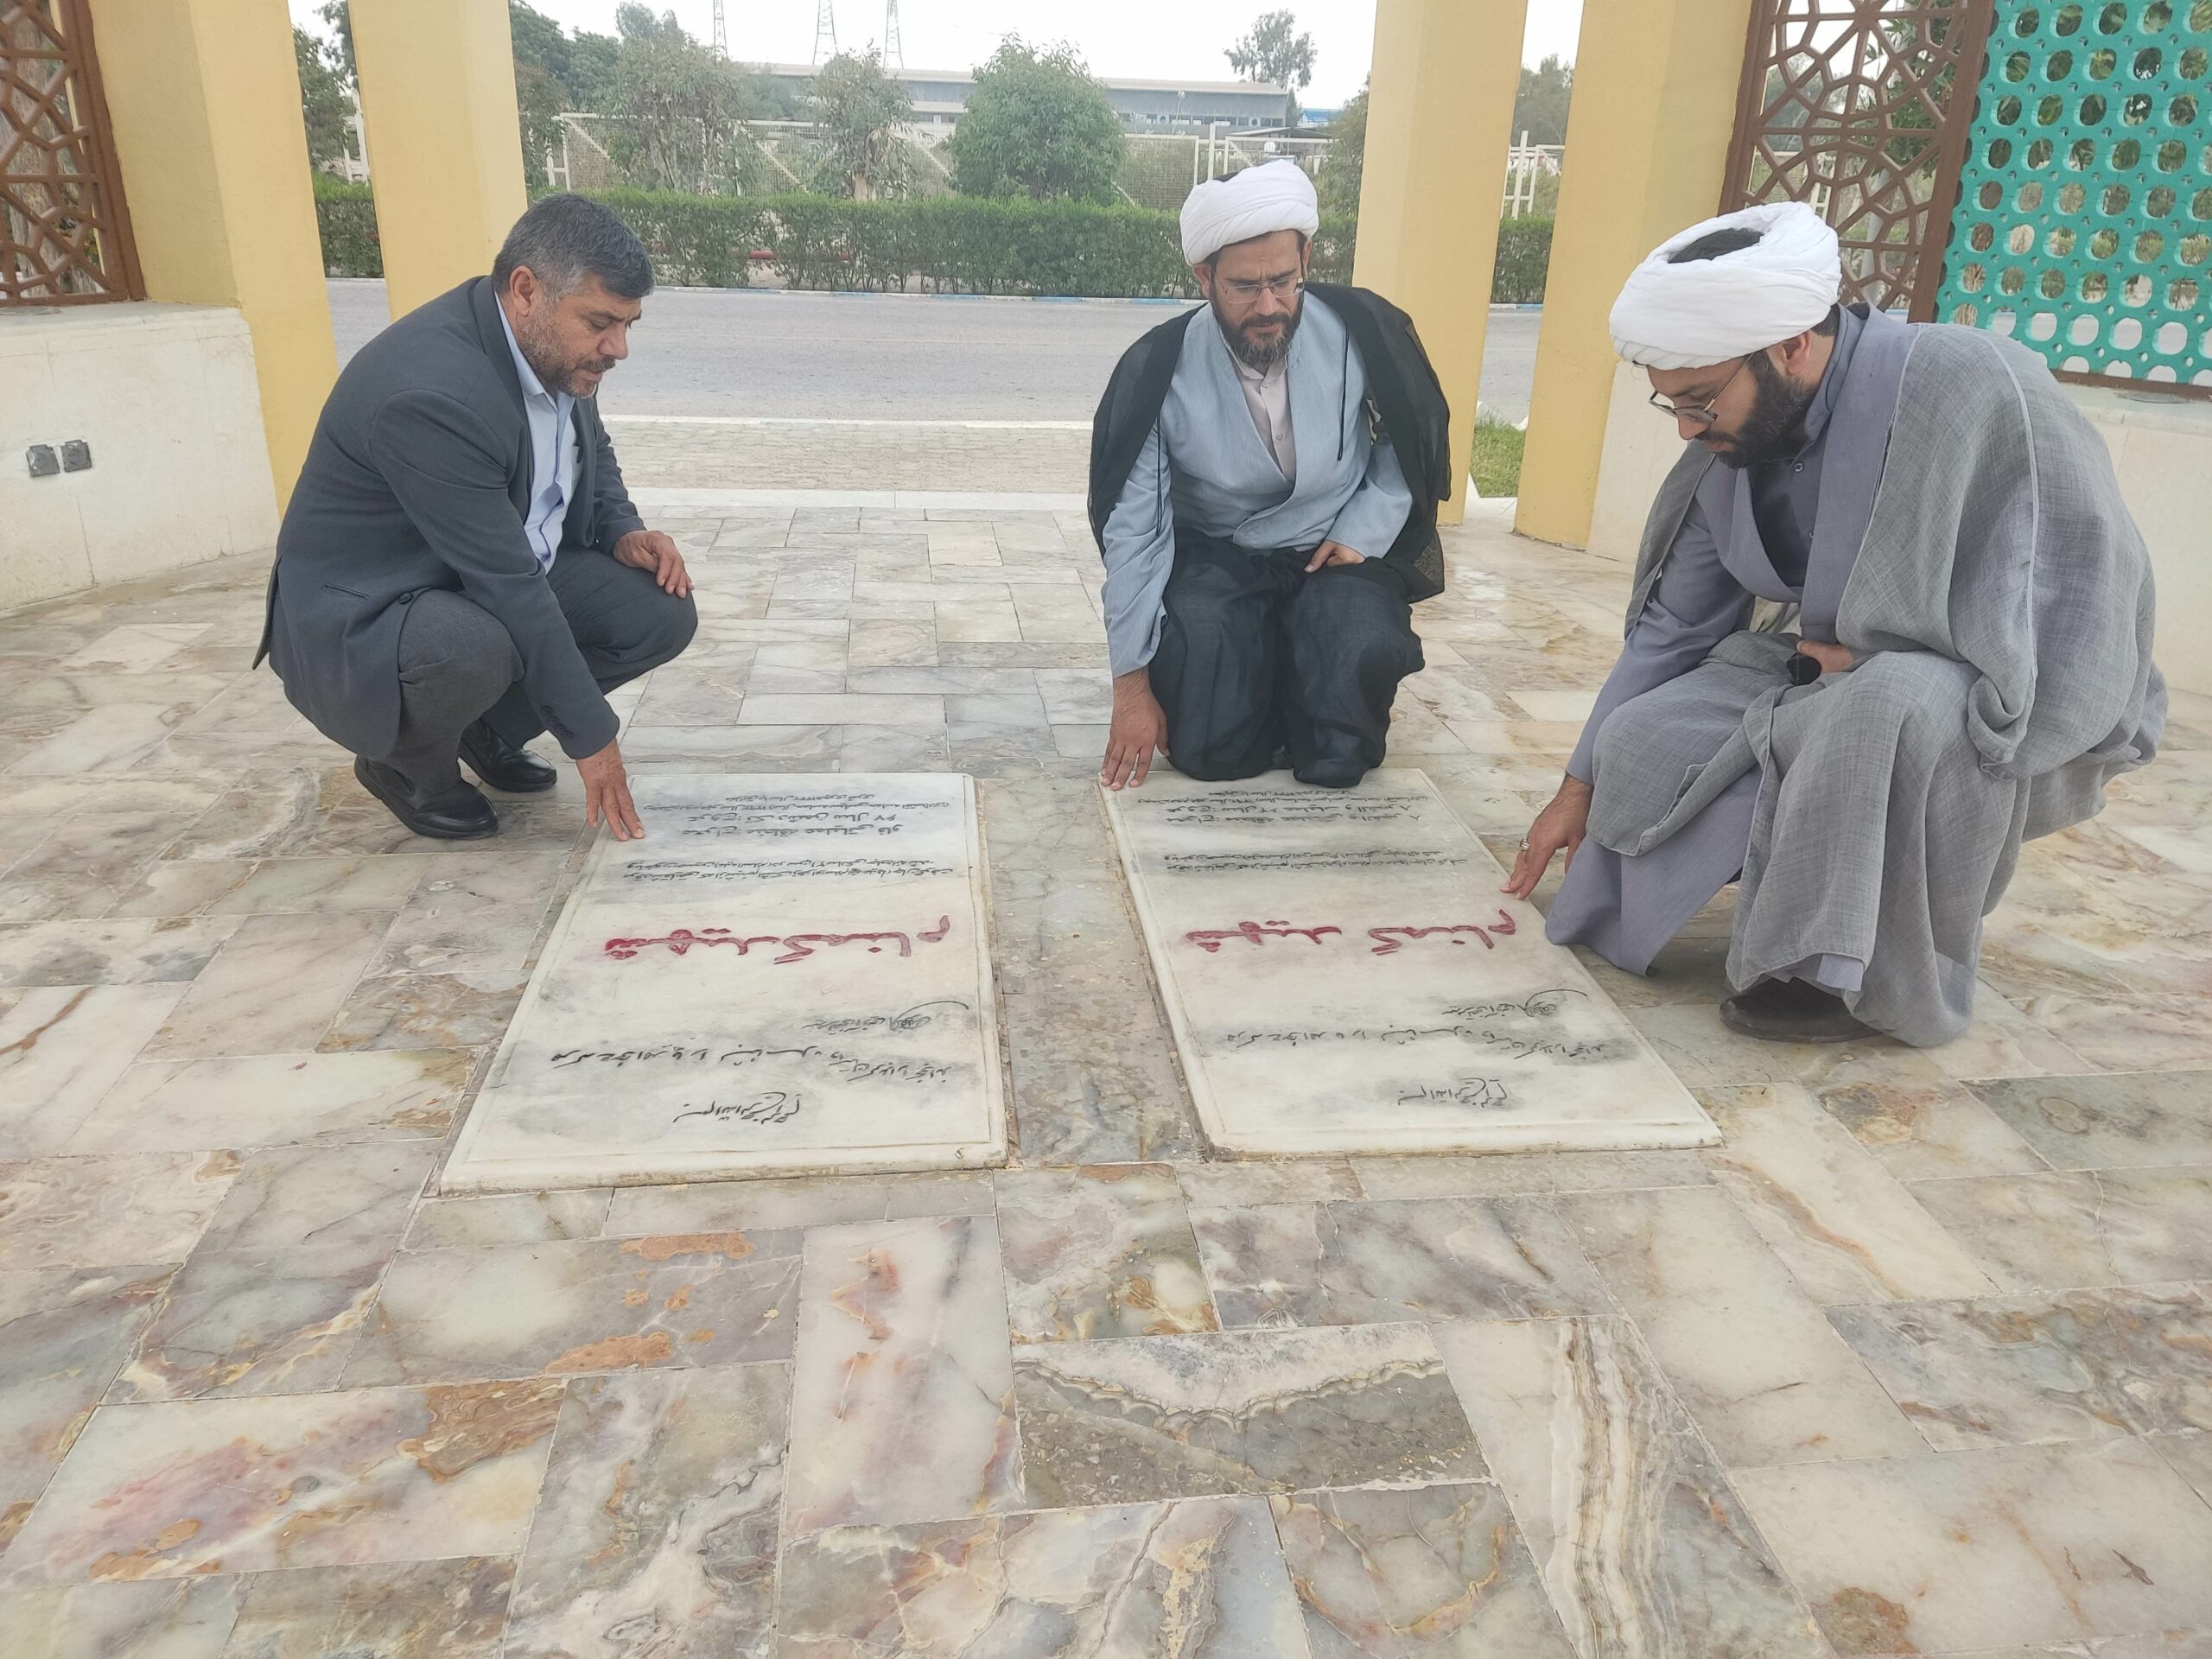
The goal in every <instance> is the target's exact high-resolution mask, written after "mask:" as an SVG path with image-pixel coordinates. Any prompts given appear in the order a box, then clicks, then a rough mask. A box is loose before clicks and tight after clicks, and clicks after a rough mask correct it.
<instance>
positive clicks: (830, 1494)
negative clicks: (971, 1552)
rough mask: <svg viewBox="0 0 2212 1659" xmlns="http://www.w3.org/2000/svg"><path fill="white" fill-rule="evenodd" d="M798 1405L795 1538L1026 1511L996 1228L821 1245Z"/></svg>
mask: <svg viewBox="0 0 2212 1659" xmlns="http://www.w3.org/2000/svg"><path fill="white" fill-rule="evenodd" d="M1163 1340H1164V1338H1163ZM791 1400H792V1407H791V1456H790V1459H789V1461H788V1464H787V1466H786V1470H785V1480H786V1484H787V1489H788V1493H789V1496H788V1497H787V1499H786V1501H785V1527H786V1529H787V1536H789V1537H797V1536H798V1535H802V1534H804V1533H808V1532H815V1531H819V1530H821V1529H823V1528H826V1527H835V1526H847V1525H897V1524H899V1523H901V1522H909V1521H928V1520H950V1519H953V1518H957V1517H959V1516H978V1515H988V1514H992V1513H995V1512H997V1511H1001V1510H1009V1509H1013V1508H1014V1507H1016V1506H1017V1505H1018V1504H1019V1503H1020V1501H1021V1495H1022V1491H1023V1485H1022V1455H1021V1446H1020V1433H1019V1431H1018V1430H1017V1428H1016V1427H1015V1421H1014V1377H1013V1373H1012V1369H1011V1356H1010V1354H1009V1351H1008V1344H1007V1332H1006V1292H1005V1281H1004V1276H1003V1274H1002V1272H1001V1267H1000V1263H999V1243H998V1233H997V1230H996V1228H995V1225H994V1224H993V1223H992V1222H991V1221H990V1220H989V1219H988V1217H964V1216H963V1217H944V1218H938V1219H920V1220H912V1221H902V1222H878V1223H868V1224H857V1225H854V1226H849V1227H822V1228H817V1229H816V1230H813V1231H811V1232H810V1233H808V1234H807V1235H806V1248H805V1269H804V1279H803V1281H802V1282H801V1285H800V1302H799V1324H798V1351H797V1355H796V1357H795V1359H794V1363H793V1366H792V1390H791Z"/></svg>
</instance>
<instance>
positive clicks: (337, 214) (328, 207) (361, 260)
mask: <svg viewBox="0 0 2212 1659" xmlns="http://www.w3.org/2000/svg"><path fill="white" fill-rule="evenodd" d="M315 223H316V224H317V225H318V226H321V230H322V265H323V269H324V270H327V272H329V274H330V275H331V276H333V277H381V276H383V275H384V248H383V246H382V245H381V244H379V243H378V240H377V205H376V197H375V194H374V193H373V192H372V191H371V190H370V188H369V187H368V186H367V185H365V184H347V183H346V181H344V180H343V179H334V178H332V177H331V176H330V175H329V174H327V173H318V174H316V175H315Z"/></svg>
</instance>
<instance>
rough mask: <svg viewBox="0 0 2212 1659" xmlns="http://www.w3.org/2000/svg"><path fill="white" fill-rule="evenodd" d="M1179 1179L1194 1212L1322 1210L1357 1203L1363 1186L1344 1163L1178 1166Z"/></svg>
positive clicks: (1246, 1162) (1256, 1162) (1299, 1161)
mask: <svg viewBox="0 0 2212 1659" xmlns="http://www.w3.org/2000/svg"><path fill="white" fill-rule="evenodd" d="M1173 1167H1174V1170H1175V1179H1176V1180H1177V1182H1178V1183H1179V1185H1181V1186H1182V1189H1183V1197H1184V1199H1185V1202H1186V1203H1187V1204H1189V1205H1191V1207H1192V1208H1193V1209H1210V1210H1226V1209H1234V1208H1236V1207H1238V1206H1240V1205H1254V1204H1319V1203H1322V1202H1324V1201H1325V1200H1327V1199H1330V1198H1357V1197H1358V1196H1359V1180H1358V1178H1357V1176H1355V1175H1354V1174H1353V1173H1352V1166H1351V1163H1350V1162H1348V1161H1347V1160H1344V1159H1342V1158H1297V1159H1287V1160H1277V1159H1255V1160H1224V1161H1223V1162H1220V1163H1215V1164H1177V1165H1175V1166H1173Z"/></svg>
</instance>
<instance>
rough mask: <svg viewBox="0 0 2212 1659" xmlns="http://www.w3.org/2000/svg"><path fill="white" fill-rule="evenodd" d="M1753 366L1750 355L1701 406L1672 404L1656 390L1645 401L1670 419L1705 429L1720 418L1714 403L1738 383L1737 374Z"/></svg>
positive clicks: (1701, 429)
mask: <svg viewBox="0 0 2212 1659" xmlns="http://www.w3.org/2000/svg"><path fill="white" fill-rule="evenodd" d="M1750 367H1751V359H1750V358H1748V357H1747V358H1745V359H1744V360H1743V361H1742V362H1740V363H1738V364H1737V365H1736V374H1732V375H1730V376H1729V377H1728V378H1726V380H1723V381H1722V382H1721V383H1720V390H1719V391H1716V392H1714V393H1713V396H1712V397H1710V398H1708V399H1707V401H1706V403H1705V404H1704V405H1703V407H1701V408H1691V407H1689V406H1688V405H1687V404H1670V403H1669V402H1667V401H1666V399H1664V398H1663V397H1660V395H1659V394H1658V393H1657V392H1656V391H1655V392H1653V393H1652V394H1651V396H1650V397H1649V398H1648V399H1646V400H1645V401H1647V402H1648V403H1649V404H1650V405H1651V407H1652V408H1654V409H1656V410H1658V411H1659V412H1660V413H1661V414H1662V415H1664V416H1666V417H1667V418H1668V419H1669V420H1671V421H1688V423H1690V424H1691V425H1692V426H1694V427H1696V428H1697V429H1699V430H1700V431H1703V430H1704V429H1706V428H1707V427H1708V426H1711V425H1712V424H1713V422H1715V421H1717V420H1719V418H1720V417H1719V416H1718V415H1717V414H1715V413H1714V412H1713V405H1714V404H1718V403H1719V401H1720V400H1721V398H1723V397H1726V396H1727V393H1728V388H1729V387H1731V386H1732V385H1735V384H1736V375H1738V374H1741V373H1743V372H1744V371H1745V369H1748V368H1750Z"/></svg>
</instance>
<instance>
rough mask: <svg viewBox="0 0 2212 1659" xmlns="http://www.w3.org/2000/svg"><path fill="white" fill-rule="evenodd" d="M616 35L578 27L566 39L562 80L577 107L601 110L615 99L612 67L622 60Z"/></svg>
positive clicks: (620, 43)
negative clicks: (566, 68)
mask: <svg viewBox="0 0 2212 1659" xmlns="http://www.w3.org/2000/svg"><path fill="white" fill-rule="evenodd" d="M621 58H622V41H621V38H620V36H619V35H594V34H592V33H591V32H590V31H589V30H588V29H578V30H577V31H576V34H575V39H574V40H572V41H569V72H568V73H567V74H565V75H563V77H562V79H563V80H564V81H566V82H567V84H568V87H569V96H570V97H572V98H573V99H575V107H576V108H577V109H580V110H604V109H605V108H607V105H609V104H611V103H612V102H613V99H614V66H615V65H616V64H617V63H619V62H620V61H621Z"/></svg>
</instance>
